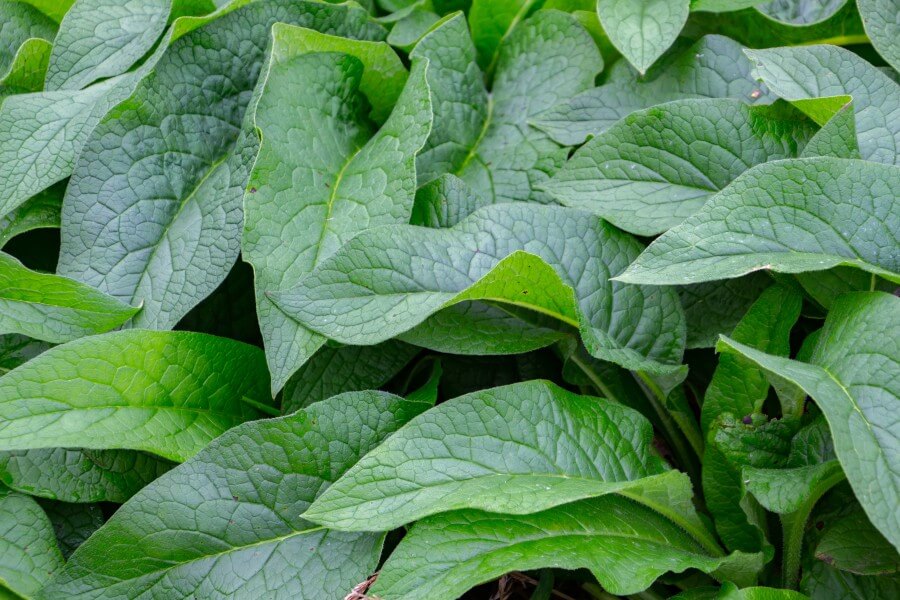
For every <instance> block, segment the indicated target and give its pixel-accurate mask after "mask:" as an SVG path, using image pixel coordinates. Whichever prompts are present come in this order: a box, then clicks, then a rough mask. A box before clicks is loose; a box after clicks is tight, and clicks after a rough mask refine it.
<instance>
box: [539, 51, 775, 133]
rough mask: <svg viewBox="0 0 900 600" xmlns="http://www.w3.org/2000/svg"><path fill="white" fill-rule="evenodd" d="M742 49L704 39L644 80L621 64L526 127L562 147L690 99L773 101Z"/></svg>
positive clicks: (661, 63)
mask: <svg viewBox="0 0 900 600" xmlns="http://www.w3.org/2000/svg"><path fill="white" fill-rule="evenodd" d="M742 50H743V47H742V46H741V45H740V44H738V43H737V42H734V41H732V40H730V39H728V38H726V37H722V36H718V35H708V36H705V37H703V38H701V39H700V40H699V41H697V42H696V43H695V44H694V45H692V46H690V47H689V48H687V49H685V50H683V51H681V52H678V53H677V54H674V55H673V56H672V57H671V58H670V59H668V60H664V61H661V62H660V64H657V65H656V67H654V68H653V69H651V71H650V72H649V73H648V74H647V76H646V77H638V76H637V73H636V72H635V71H634V70H633V69H631V68H630V67H628V66H627V65H625V64H624V63H622V62H620V63H617V64H616V65H614V66H613V68H612V69H611V70H610V72H609V76H608V77H607V81H606V83H605V84H604V85H602V86H600V87H596V88H592V89H589V90H587V91H586V92H583V93H581V94H577V95H574V96H572V97H567V98H563V99H562V102H561V103H559V104H557V105H555V106H553V107H551V108H549V110H547V111H545V112H543V113H540V114H538V115H536V116H535V117H534V118H532V119H531V121H530V123H531V124H533V125H534V126H535V127H537V128H538V129H541V130H542V131H545V132H547V134H548V135H550V137H551V138H553V139H554V140H555V141H557V142H558V143H560V144H564V145H569V146H572V145H577V144H581V143H583V142H584V141H585V140H586V139H587V138H588V137H590V136H593V135H596V134H599V133H601V132H603V131H605V130H606V129H608V128H609V127H610V126H611V125H613V123H616V122H617V121H618V120H619V119H621V118H623V117H626V116H628V115H629V114H631V113H633V112H635V111H637V110H641V109H644V108H649V107H651V106H655V105H657V104H663V103H665V102H672V101H674V100H684V99H690V98H735V99H738V100H742V101H743V102H746V103H748V104H767V103H771V102H772V101H773V100H774V96H772V95H771V94H769V92H768V90H767V89H766V87H765V86H763V85H761V84H760V83H759V82H757V81H756V80H755V78H754V77H752V76H751V75H750V69H751V65H750V61H749V60H748V59H747V57H746V56H745V55H744V53H743V52H742Z"/></svg>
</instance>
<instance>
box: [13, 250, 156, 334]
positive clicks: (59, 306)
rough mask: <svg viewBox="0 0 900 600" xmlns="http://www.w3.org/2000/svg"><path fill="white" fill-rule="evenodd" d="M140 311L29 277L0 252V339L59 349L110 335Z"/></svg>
mask: <svg viewBox="0 0 900 600" xmlns="http://www.w3.org/2000/svg"><path fill="white" fill-rule="evenodd" d="M139 310H140V308H134V307H131V306H128V305H127V304H123V303H121V302H119V301H118V300H116V299H115V298H111V297H110V296H107V295H106V294H104V293H102V292H98V291H97V290H95V289H94V288H92V287H90V286H88V285H85V284H83V283H80V282H77V281H72V280H71V279H67V278H65V277H60V276H58V275H47V274H43V273H37V272H35V271H32V270H30V269H28V268H26V267H25V266H24V265H23V264H22V263H20V262H19V261H18V260H16V259H15V258H13V257H12V256H10V255H8V254H4V253H2V252H0V334H3V333H20V334H23V335H27V336H29V337H33V338H36V339H39V340H45V341H48V342H53V343H56V344H59V343H62V342H68V341H71V340H74V339H77V338H80V337H82V336H85V335H91V334H94V333H104V332H106V331H109V330H110V329H114V328H116V327H118V326H120V325H122V324H123V323H125V321H127V320H128V319H130V318H131V317H132V316H134V315H135V313H137V312H138V311H139Z"/></svg>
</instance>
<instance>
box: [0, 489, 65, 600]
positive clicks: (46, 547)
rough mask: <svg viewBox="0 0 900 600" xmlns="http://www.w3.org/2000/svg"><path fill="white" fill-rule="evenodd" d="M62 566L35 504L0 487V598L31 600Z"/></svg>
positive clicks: (53, 539)
mask: <svg viewBox="0 0 900 600" xmlns="http://www.w3.org/2000/svg"><path fill="white" fill-rule="evenodd" d="M64 562H65V561H64V560H63V555H62V553H61V552H60V551H59V546H57V545H56V536H55V535H54V533H53V526H52V525H51V524H50V520H49V519H47V515H46V514H44V511H43V510H41V507H40V506H39V505H38V503H37V502H35V501H34V500H33V499H32V498H29V497H28V496H25V495H22V494H17V493H15V492H10V491H9V490H7V489H5V488H3V487H2V486H0V594H3V590H4V588H6V589H9V590H11V591H12V592H14V595H13V597H12V598H14V599H18V598H19V597H22V598H25V599H26V600H27V599H30V598H33V597H34V594H35V593H37V591H38V590H40V589H41V588H42V587H43V586H44V584H46V583H47V581H48V580H49V579H50V576H51V575H53V573H54V572H55V571H57V570H58V569H60V568H62V566H63V563H64Z"/></svg>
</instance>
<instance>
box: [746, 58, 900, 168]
mask: <svg viewBox="0 0 900 600" xmlns="http://www.w3.org/2000/svg"><path fill="white" fill-rule="evenodd" d="M746 54H747V56H749V57H750V60H751V61H753V63H754V71H753V73H754V75H755V76H756V77H758V78H760V79H762V80H763V81H764V82H765V83H766V85H768V86H769V88H770V89H771V90H772V91H773V92H775V93H776V94H778V95H779V96H781V97H782V98H784V99H786V100H790V101H792V102H794V103H795V104H796V105H797V106H798V107H799V108H800V109H801V110H803V109H804V107H805V106H806V105H807V104H809V101H810V100H813V99H816V98H830V97H835V96H850V97H851V98H852V100H853V107H854V110H855V112H856V132H857V135H858V138H859V151H860V153H861V154H862V157H863V158H865V159H866V160H874V161H878V162H882V163H887V164H889V165H900V158H898V157H900V154H898V153H897V147H898V146H900V85H898V84H897V83H896V82H894V81H893V80H891V78H889V77H888V76H887V75H885V74H883V73H882V72H880V71H879V70H878V69H876V68H875V67H873V66H872V65H870V64H869V63H867V62H866V61H865V60H863V59H862V58H860V57H859V56H857V55H856V54H854V53H852V52H850V51H849V50H845V49H843V48H838V47H837V46H803V47H796V48H772V49H769V50H747V51H746ZM842 105H843V102H842Z"/></svg>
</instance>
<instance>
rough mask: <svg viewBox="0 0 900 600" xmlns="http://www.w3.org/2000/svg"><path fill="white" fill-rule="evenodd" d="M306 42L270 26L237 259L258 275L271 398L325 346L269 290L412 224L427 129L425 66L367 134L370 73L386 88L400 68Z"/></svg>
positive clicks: (354, 48) (363, 53) (356, 47)
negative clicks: (391, 227) (377, 233)
mask: <svg viewBox="0 0 900 600" xmlns="http://www.w3.org/2000/svg"><path fill="white" fill-rule="evenodd" d="M305 37H307V34H304V33H303V31H302V30H298V29H296V28H289V27H284V26H279V27H276V28H275V38H274V42H273V61H272V64H271V65H270V66H269V69H268V71H267V73H266V75H265V80H264V83H263V88H262V91H263V93H262V95H261V97H260V98H259V102H258V104H257V105H256V107H255V109H254V111H253V121H254V125H255V127H256V129H257V130H258V131H259V132H260V135H261V143H260V149H259V153H258V156H257V159H256V163H255V165H254V167H253V172H252V174H251V176H250V190H249V191H250V193H249V194H247V196H246V198H245V201H244V210H245V213H246V223H245V227H244V234H243V240H242V249H243V256H244V258H245V259H246V260H247V261H249V262H250V263H251V264H252V265H253V269H254V274H255V284H256V292H257V313H258V315H259V321H260V329H261V331H262V334H263V339H264V341H265V345H266V358H267V360H268V364H269V370H270V371H271V372H272V389H273V391H277V390H279V389H280V388H281V387H282V386H283V385H284V383H285V382H286V381H287V379H288V378H289V377H290V375H291V374H292V373H293V372H294V371H296V370H297V368H299V367H300V366H301V365H303V364H304V363H305V362H306V361H307V360H309V359H310V357H311V356H313V354H314V353H315V352H316V350H318V349H319V348H320V347H321V346H322V344H323V343H324V342H325V339H324V338H323V337H322V336H321V335H319V334H317V333H315V332H313V331H310V330H309V329H307V328H306V327H304V325H303V324H301V323H298V322H297V321H295V320H293V319H291V318H290V317H289V316H288V315H286V314H284V313H283V312H282V311H281V310H279V308H278V307H277V306H275V305H274V304H273V303H272V301H271V300H270V299H269V298H268V296H266V292H270V291H274V290H279V289H289V288H291V287H293V286H294V285H296V284H297V282H298V281H300V280H301V278H302V277H304V276H305V275H307V274H308V273H309V272H310V271H311V270H312V269H313V268H314V267H315V266H316V265H318V264H319V263H321V262H322V261H323V260H324V259H325V258H327V257H328V256H329V255H330V254H332V253H333V252H334V251H335V250H337V249H338V248H339V247H340V246H341V244H343V243H344V242H346V241H347V240H348V239H350V238H351V237H353V236H354V235H356V234H357V233H359V232H360V231H362V230H365V229H367V228H369V227H375V226H378V225H387V224H392V223H406V222H408V221H409V217H410V213H411V212H412V207H413V201H414V197H415V188H416V172H415V155H416V152H417V151H418V150H419V149H420V148H421V147H422V145H423V144H424V143H425V140H426V139H427V137H428V132H429V130H430V126H431V104H430V96H429V91H428V84H427V83H426V69H427V61H416V63H415V67H414V68H413V73H412V75H411V76H410V77H409V79H408V81H407V83H406V86H405V88H403V94H402V95H401V97H400V99H399V100H398V101H397V105H396V107H395V108H394V111H393V112H392V113H391V116H390V118H389V119H388V120H387V122H385V124H384V126H383V127H381V129H379V130H378V131H373V128H372V126H371V125H370V123H369V121H368V120H367V118H366V112H367V102H366V100H365V96H364V95H363V94H362V91H364V90H365V89H369V88H368V86H366V88H363V87H362V86H363V85H364V84H365V83H366V81H367V77H372V78H375V80H376V81H377V80H378V79H379V78H378V77H377V75H368V76H367V75H366V73H370V74H371V73H378V72H379V71H380V72H382V73H384V76H383V77H381V79H382V80H384V79H388V73H390V72H393V69H394V65H395V64H396V65H398V66H401V69H402V65H400V59H399V58H398V57H397V55H396V54H394V53H393V50H391V49H390V48H389V47H388V46H387V45H386V44H383V43H382V44H373V43H371V42H354V41H351V40H340V41H339V42H337V41H336V42H335V46H334V47H335V48H340V51H341V54H337V53H314V52H313V53H311V52H310V47H309V46H308V45H307V44H305V43H301V42H302V41H303V39H304V38H305ZM376 47H377V54H376ZM351 54H352V56H351ZM387 56H390V57H392V58H390V59H388V58H386V57H387ZM360 59H362V60H365V61H366V62H365V63H364V62H361V60H360ZM312 80H315V81H317V85H310V81H312ZM372 91H373V93H375V90H372ZM298 190H300V191H301V192H302V193H300V194H298ZM284 239H290V240H291V243H290V244H285V243H284V242H283V240H284Z"/></svg>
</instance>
